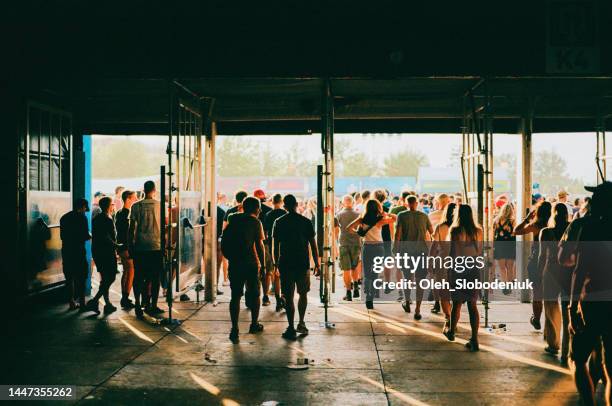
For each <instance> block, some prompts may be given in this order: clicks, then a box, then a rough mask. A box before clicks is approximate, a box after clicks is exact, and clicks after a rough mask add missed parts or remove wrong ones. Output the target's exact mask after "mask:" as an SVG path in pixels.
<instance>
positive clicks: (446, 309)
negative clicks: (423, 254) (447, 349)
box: [429, 203, 456, 329]
mask: <svg viewBox="0 0 612 406" xmlns="http://www.w3.org/2000/svg"><path fill="white" fill-rule="evenodd" d="M455 207H456V205H455V203H449V204H447V205H446V207H445V208H444V216H443V219H444V221H442V222H440V223H438V225H436V227H435V228H434V232H433V235H432V239H433V242H432V244H431V248H430V249H429V256H430V257H441V258H445V257H446V256H448V255H450V243H449V242H448V232H449V230H450V227H451V226H452V225H453V219H454V214H455ZM433 276H434V279H435V281H436V282H443V281H446V282H448V281H449V274H448V270H447V269H446V268H444V267H442V268H439V269H438V268H436V269H433ZM434 294H435V295H436V300H438V301H439V303H440V308H441V310H442V313H443V314H444V317H445V319H446V323H445V328H446V329H448V327H449V325H450V324H449V323H450V312H451V301H450V300H451V298H450V291H449V290H448V289H435V291H434ZM434 310H435V309H431V312H432V313H436V312H435V311H434Z"/></svg>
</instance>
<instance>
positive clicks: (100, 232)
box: [86, 197, 119, 314]
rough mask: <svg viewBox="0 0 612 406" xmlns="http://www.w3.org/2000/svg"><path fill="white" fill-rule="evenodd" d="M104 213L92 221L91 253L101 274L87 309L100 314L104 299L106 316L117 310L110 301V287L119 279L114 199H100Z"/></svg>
mask: <svg viewBox="0 0 612 406" xmlns="http://www.w3.org/2000/svg"><path fill="white" fill-rule="evenodd" d="M100 209H101V210H102V212H101V213H100V214H99V215H97V216H96V218H95V219H93V220H92V221H91V233H92V243H91V253H92V256H93V258H94V261H96V269H97V270H98V272H99V273H100V285H99V287H98V292H97V293H96V295H95V296H94V297H93V298H92V299H91V300H90V301H89V302H87V306H86V309H87V310H89V311H92V312H94V313H96V314H100V309H99V301H100V298H102V297H103V298H104V303H105V306H104V314H110V313H112V312H114V311H116V310H117V308H116V307H115V306H113V304H112V303H111V301H110V295H109V291H110V287H111V285H112V284H113V283H114V282H115V278H116V277H117V273H118V272H119V271H118V270H117V232H116V231H115V223H114V221H113V213H114V212H115V206H114V205H113V199H112V198H110V197H103V198H102V199H100Z"/></svg>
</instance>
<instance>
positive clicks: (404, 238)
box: [394, 196, 433, 320]
mask: <svg viewBox="0 0 612 406" xmlns="http://www.w3.org/2000/svg"><path fill="white" fill-rule="evenodd" d="M407 202H408V210H406V211H403V212H401V213H400V214H399V215H398V216H397V225H396V231H395V246H394V248H395V249H394V251H395V253H401V254H405V253H406V254H408V255H411V256H420V255H424V254H427V252H429V247H428V245H427V242H428V241H431V235H432V234H433V227H432V226H431V222H430V221H429V217H427V215H426V214H425V213H423V212H422V211H419V210H418V207H419V201H418V199H417V197H416V196H409V197H408V199H407ZM413 271H414V270H413ZM413 275H414V279H415V281H416V284H417V289H416V307H415V310H414V319H415V320H421V302H422V301H423V289H422V288H421V286H420V283H419V282H420V281H421V280H422V279H424V278H426V277H427V269H426V267H424V266H423V267H420V268H419V269H417V270H416V271H414V272H412V273H411V271H409V270H404V278H406V279H412V278H413ZM409 300H410V291H407V292H404V302H402V307H403V309H404V311H406V312H407V313H410V301H409Z"/></svg>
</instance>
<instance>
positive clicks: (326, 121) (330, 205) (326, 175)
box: [319, 80, 336, 328]
mask: <svg viewBox="0 0 612 406" xmlns="http://www.w3.org/2000/svg"><path fill="white" fill-rule="evenodd" d="M321 104H322V109H321V110H322V111H321V113H322V114H321V121H322V131H321V152H322V153H323V173H322V184H321V187H322V189H323V190H322V194H321V195H322V197H323V205H322V206H323V207H322V208H323V247H322V248H323V252H320V253H319V256H320V257H321V292H320V295H321V302H322V303H323V307H324V309H325V320H324V326H325V327H326V328H330V327H334V325H333V323H330V321H329V318H328V308H329V305H330V303H331V295H332V293H333V290H334V289H333V288H334V286H333V281H334V279H335V277H334V273H335V270H334V263H335V261H334V252H335V244H336V242H335V238H334V217H335V213H334V206H335V205H334V100H333V94H332V89H331V82H330V80H325V82H324V84H323V91H322V100H321Z"/></svg>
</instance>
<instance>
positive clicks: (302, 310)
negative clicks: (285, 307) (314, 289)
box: [298, 293, 308, 324]
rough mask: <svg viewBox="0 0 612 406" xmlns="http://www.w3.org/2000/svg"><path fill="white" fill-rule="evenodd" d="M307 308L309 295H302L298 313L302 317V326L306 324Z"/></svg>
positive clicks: (299, 300)
mask: <svg viewBox="0 0 612 406" xmlns="http://www.w3.org/2000/svg"><path fill="white" fill-rule="evenodd" d="M306 307H308V295H307V294H306V293H304V294H300V298H299V299H298V313H299V317H300V324H302V323H304V316H305V315H306Z"/></svg>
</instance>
